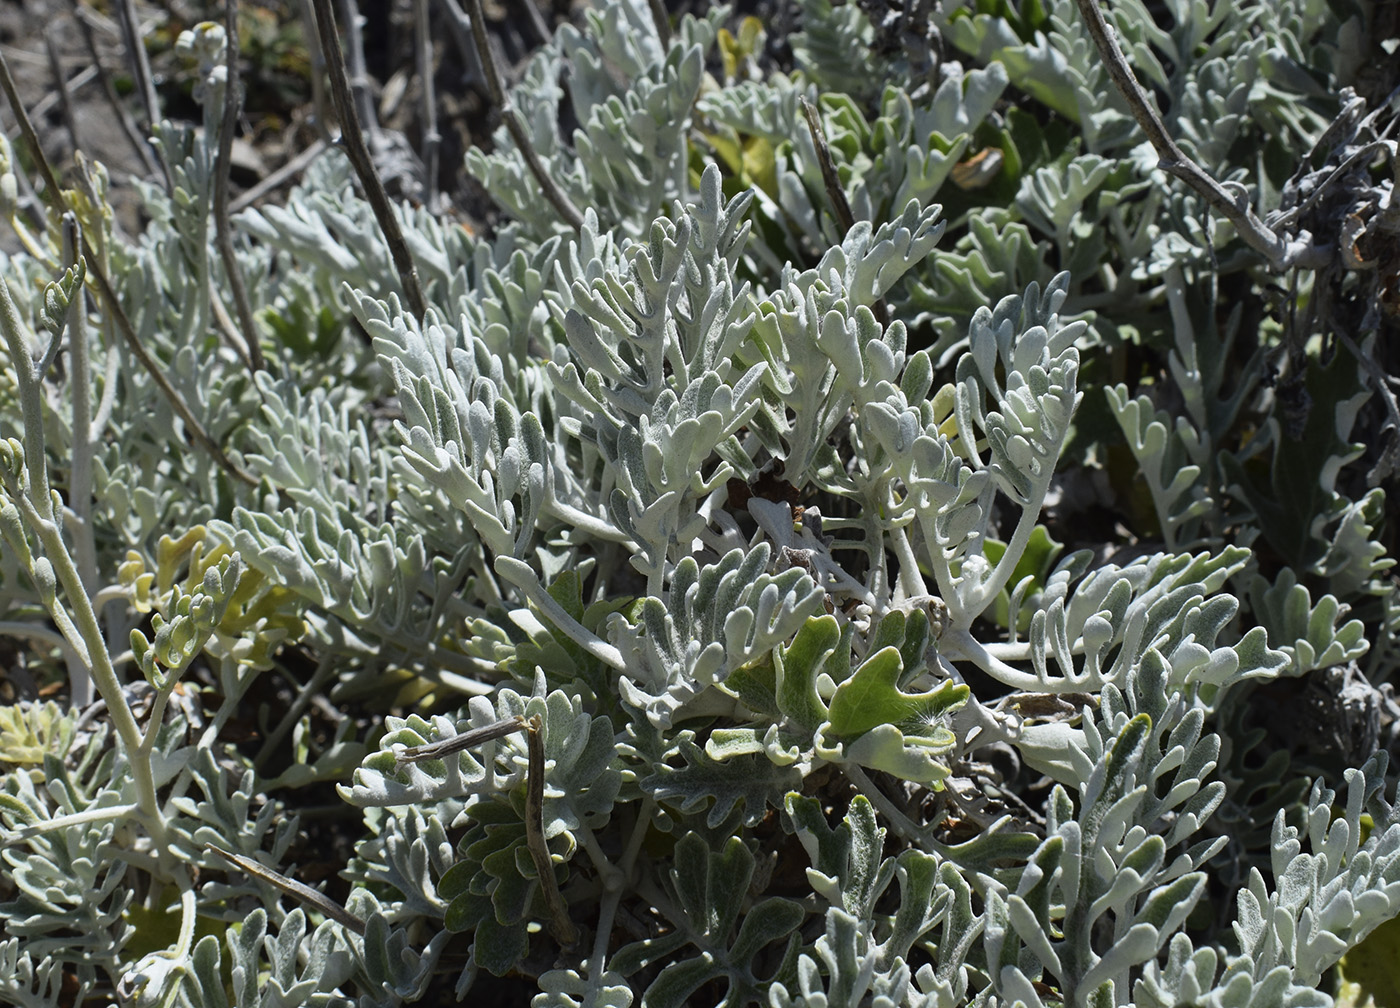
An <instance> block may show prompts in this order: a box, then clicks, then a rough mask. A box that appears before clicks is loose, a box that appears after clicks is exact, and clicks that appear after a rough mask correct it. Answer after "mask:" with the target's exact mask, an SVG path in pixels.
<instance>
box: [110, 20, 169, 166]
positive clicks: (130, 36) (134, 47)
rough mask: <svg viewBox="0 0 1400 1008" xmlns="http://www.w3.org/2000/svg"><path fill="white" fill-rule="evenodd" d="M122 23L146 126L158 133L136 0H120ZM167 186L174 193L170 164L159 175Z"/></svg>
mask: <svg viewBox="0 0 1400 1008" xmlns="http://www.w3.org/2000/svg"><path fill="white" fill-rule="evenodd" d="M117 13H118V15H119V17H118V19H117V20H118V23H119V24H120V25H121V30H122V41H123V43H124V44H125V46H126V55H127V59H128V60H130V61H131V74H132V77H133V79H134V80H135V81H136V90H137V93H139V94H140V96H141V103H142V104H143V105H144V106H145V107H146V126H147V129H148V130H149V131H151V132H154V131H155V128H156V123H158V122H160V101H159V99H158V98H157V97H156V85H155V80H154V78H153V77H152V76H151V63H150V60H148V59H147V58H146V44H145V42H144V41H143V40H142V38H141V28H140V25H138V24H137V23H136V12H135V10H133V8H132V0H117ZM158 174H159V175H160V177H161V179H162V180H163V181H164V183H165V189H166V191H167V192H169V191H170V187H171V179H170V168H169V166H168V165H165V164H163V163H162V164H160V171H159V172H158Z"/></svg>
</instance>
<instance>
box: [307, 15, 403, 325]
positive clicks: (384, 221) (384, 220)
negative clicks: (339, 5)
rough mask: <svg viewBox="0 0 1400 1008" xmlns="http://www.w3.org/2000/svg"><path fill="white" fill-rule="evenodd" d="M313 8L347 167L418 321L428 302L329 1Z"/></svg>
mask: <svg viewBox="0 0 1400 1008" xmlns="http://www.w3.org/2000/svg"><path fill="white" fill-rule="evenodd" d="M315 5H316V30H317V32H318V33H319V35H320V37H321V39H320V41H321V54H322V55H323V56H324V57H325V59H326V73H327V76H328V77H329V78H330V83H331V100H332V102H334V104H335V114H336V116H337V117H338V118H339V119H340V138H341V140H342V142H343V143H344V146H345V153H346V154H347V155H348V156H349V158H350V164H351V165H352V166H354V169H355V174H356V175H357V176H359V179H360V185H362V186H363V187H364V190H365V197H366V199H368V200H369V205H370V208H371V209H372V210H373V211H374V218H375V220H377V221H378V222H379V229H380V230H381V231H382V232H383V233H384V240H385V241H386V242H387V243H388V245H389V255H390V257H391V258H392V259H393V260H394V269H395V270H397V271H398V274H399V284H400V286H401V287H402V288H403V294H404V299H405V300H406V301H407V303H408V310H409V311H411V312H412V313H413V314H414V316H415V317H417V318H420V319H421V318H422V317H423V316H424V315H425V314H426V313H427V310H428V303H427V301H426V300H425V299H424V297H423V288H422V287H421V286H420V285H419V283H418V268H417V267H416V266H414V264H413V256H412V255H411V254H410V253H409V251H408V242H406V241H405V240H404V236H403V230H402V229H401V228H400V227H399V221H398V218H397V217H395V216H394V208H393V206H392V205H391V204H390V203H389V194H388V193H386V192H385V191H384V183H383V182H381V181H380V179H379V173H378V172H377V171H375V168H374V161H373V159H372V158H371V157H370V154H369V147H368V146H366V144H365V137H364V133H363V131H362V130H361V129H360V119H359V116H357V115H356V114H355V108H354V99H353V98H352V96H351V94H350V82H349V79H348V78H347V77H346V74H345V56H344V54H343V53H342V52H341V49H340V40H339V39H338V38H337V36H336V28H335V14H333V13H332V12H331V4H330V0H315Z"/></svg>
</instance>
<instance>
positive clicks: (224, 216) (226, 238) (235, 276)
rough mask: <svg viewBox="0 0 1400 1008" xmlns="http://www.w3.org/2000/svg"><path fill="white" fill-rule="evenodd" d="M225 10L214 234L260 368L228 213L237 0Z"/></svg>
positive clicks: (251, 362) (252, 360)
mask: <svg viewBox="0 0 1400 1008" xmlns="http://www.w3.org/2000/svg"><path fill="white" fill-rule="evenodd" d="M225 9H226V11H227V16H228V28H227V34H226V35H225V38H226V40H227V49H226V53H227V64H226V65H227V67H228V75H227V77H226V78H225V81H224V117H223V119H222V121H221V122H220V123H219V159H218V162H217V163H216V164H215V166H214V237H215V241H216V242H217V243H218V246H219V258H220V259H222V260H223V263H224V274H225V276H227V277H228V289H229V295H230V296H231V297H232V298H233V310H234V311H235V312H236V313H237V315H238V328H239V329H240V330H241V331H242V336H243V342H244V343H245V344H246V345H247V347H248V356H247V361H248V367H249V369H250V370H253V371H261V370H263V369H264V368H265V367H267V363H266V362H265V361H264V360H263V353H262V345H261V340H259V339H258V324H257V321H256V320H255V319H254V318H253V306H252V304H251V303H250V302H249V301H248V289H247V287H246V286H244V284H243V271H242V270H241V269H239V267H238V259H237V258H236V257H235V256H234V253H233V230H232V228H231V226H230V224H231V222H230V221H229V215H228V176H229V170H230V169H231V168H232V161H233V130H234V127H235V126H236V125H237V123H238V111H239V110H238V106H239V100H238V10H237V6H236V5H235V3H234V0H228V3H227V5H226V7H225Z"/></svg>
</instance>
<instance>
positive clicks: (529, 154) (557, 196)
mask: <svg viewBox="0 0 1400 1008" xmlns="http://www.w3.org/2000/svg"><path fill="white" fill-rule="evenodd" d="M467 7H468V14H469V15H470V16H471V22H472V37H473V38H474V39H476V51H477V55H478V56H479V57H480V58H481V68H482V70H483V71H485V74H486V89H487V90H488V91H489V92H490V93H491V101H492V102H493V103H494V104H495V106H496V107H497V108H499V109H500V110H501V119H502V120H503V121H504V122H505V127H506V130H507V131H509V133H510V137H511V139H512V140H514V141H515V146H516V147H517V148H519V150H520V153H521V154H522V155H523V156H524V158H525V163H526V164H527V165H528V166H529V168H530V174H531V175H534V176H535V181H536V182H538V183H539V184H540V190H541V191H542V192H543V193H544V198H545V199H547V200H549V202H550V205H552V206H553V207H554V209H555V210H557V211H558V212H559V216H560V217H561V218H563V220H564V223H565V224H568V225H569V227H571V228H573V229H574V230H575V231H577V230H579V228H581V227H583V214H581V213H580V212H579V209H578V207H576V206H574V203H573V200H571V199H569V197H568V195H567V194H566V193H565V192H564V190H562V189H560V188H559V186H558V185H556V184H555V182H554V179H553V178H552V177H551V176H550V174H549V172H547V171H546V170H545V167H544V163H543V162H542V161H540V156H539V154H537V153H536V152H535V147H534V145H533V144H532V143H530V138H529V136H528V135H526V133H525V127H524V126H523V125H521V122H520V116H519V115H517V114H516V111H515V109H513V108H511V107H510V106H509V105H508V104H506V84H505V78H504V77H503V76H502V75H501V69H500V67H499V66H497V65H496V56H495V54H494V53H492V51H491V40H490V39H489V38H487V37H486V16H485V14H483V13H482V10H481V0H467Z"/></svg>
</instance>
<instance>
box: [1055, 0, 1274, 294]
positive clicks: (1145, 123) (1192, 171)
mask: <svg viewBox="0 0 1400 1008" xmlns="http://www.w3.org/2000/svg"><path fill="white" fill-rule="evenodd" d="M1075 2H1076V3H1077V4H1078V5H1079V13H1080V15H1081V16H1082V17H1083V18H1084V25H1085V27H1086V28H1088V29H1089V37H1090V38H1092V39H1093V40H1094V46H1095V48H1097V49H1098V51H1099V57H1100V58H1101V59H1102V60H1103V62H1104V66H1105V67H1106V68H1107V69H1108V76H1109V78H1110V79H1111V80H1112V81H1113V86H1114V87H1116V88H1117V89H1118V92H1119V93H1120V94H1121V95H1122V96H1123V98H1124V100H1125V101H1127V103H1128V108H1129V110H1130V111H1131V112H1132V114H1133V118H1134V119H1135V120H1137V124H1138V125H1139V126H1140V127H1142V131H1143V133H1145V134H1147V139H1148V141H1149V142H1151V144H1152V147H1153V149H1154V150H1156V151H1157V158H1158V161H1157V164H1158V166H1159V167H1160V168H1161V169H1162V170H1163V171H1165V172H1167V173H1168V174H1171V175H1175V176H1176V177H1177V178H1179V179H1181V180H1182V181H1183V182H1185V183H1186V184H1187V185H1189V186H1190V187H1191V188H1192V189H1194V190H1195V191H1196V192H1197V193H1198V194H1199V195H1200V196H1201V197H1202V198H1203V199H1205V201H1206V202H1207V203H1208V204H1209V205H1210V206H1211V208H1212V209H1214V210H1215V211H1216V212H1217V213H1219V214H1220V215H1221V216H1223V217H1225V218H1226V219H1227V220H1229V221H1230V223H1232V224H1234V225H1235V230H1236V231H1238V232H1239V235H1240V237H1241V238H1243V239H1244V241H1245V243H1246V244H1248V245H1249V246H1250V247H1251V248H1253V249H1255V250H1256V251H1258V252H1259V253H1261V254H1262V255H1264V256H1265V257H1267V258H1268V260H1269V263H1270V265H1272V266H1273V267H1274V269H1276V270H1282V269H1286V268H1288V267H1289V266H1291V265H1293V263H1291V262H1290V261H1289V260H1290V256H1289V248H1288V243H1287V242H1285V241H1284V240H1283V239H1282V238H1280V237H1279V236H1278V235H1277V234H1276V233H1275V232H1274V231H1273V230H1272V229H1271V228H1270V227H1269V226H1268V225H1266V224H1265V223H1264V222H1263V221H1261V220H1260V219H1259V217H1258V216H1257V215H1256V214H1255V213H1254V210H1253V208H1251V207H1250V205H1249V203H1248V201H1247V200H1246V199H1245V197H1244V194H1243V193H1239V194H1235V195H1232V194H1231V193H1230V191H1229V190H1228V189H1226V188H1225V187H1224V186H1222V185H1221V184H1220V183H1219V182H1217V181H1215V179H1213V178H1211V176H1210V175H1209V174H1208V173H1207V172H1206V170H1205V169H1204V168H1202V167H1201V166H1200V165H1198V164H1196V162H1194V161H1192V160H1191V159H1190V158H1189V157H1187V156H1186V152H1185V151H1183V150H1182V149H1181V148H1180V147H1178V146H1177V145H1176V141H1175V140H1173V139H1172V138H1171V136H1170V135H1168V133H1167V128H1166V126H1165V125H1164V124H1163V123H1162V119H1161V117H1160V116H1158V115H1157V111H1156V109H1154V108H1153V107H1152V103H1151V102H1150V101H1149V100H1148V97H1147V92H1146V91H1145V90H1143V87H1142V85H1141V84H1139V83H1138V80H1137V78H1136V77H1135V76H1133V71H1132V68H1131V67H1129V66H1128V59H1127V57H1126V56H1124V55H1123V49H1122V47H1121V46H1119V45H1118V37H1117V36H1116V35H1114V34H1113V32H1112V31H1111V30H1110V29H1109V27H1108V24H1107V22H1105V21H1104V16H1103V11H1101V10H1100V9H1099V0H1075Z"/></svg>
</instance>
